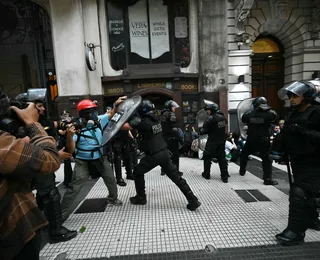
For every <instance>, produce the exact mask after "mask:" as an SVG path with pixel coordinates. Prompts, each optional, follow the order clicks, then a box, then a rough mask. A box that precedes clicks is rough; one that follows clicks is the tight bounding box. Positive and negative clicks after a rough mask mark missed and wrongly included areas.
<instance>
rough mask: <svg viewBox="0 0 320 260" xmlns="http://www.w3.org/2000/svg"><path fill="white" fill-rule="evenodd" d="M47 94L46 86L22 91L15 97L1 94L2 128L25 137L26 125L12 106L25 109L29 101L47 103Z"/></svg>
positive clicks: (0, 113) (0, 124)
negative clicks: (25, 91) (11, 97)
mask: <svg viewBox="0 0 320 260" xmlns="http://www.w3.org/2000/svg"><path fill="white" fill-rule="evenodd" d="M46 94H47V89H45V88H33V89H29V90H28V92H27V93H21V94H19V95H18V96H16V97H15V98H13V99H9V98H8V97H7V95H5V94H4V93H2V94H1V96H0V99H1V102H0V129H1V130H3V131H5V132H8V133H10V134H11V135H14V136H16V137H18V138H23V137H25V136H26V133H25V125H24V123H23V122H22V121H21V120H20V119H19V118H18V116H17V115H16V113H15V112H14V111H13V110H11V109H10V107H11V106H15V107H18V108H19V109H25V108H27V107H28V102H43V103H45V102H46Z"/></svg>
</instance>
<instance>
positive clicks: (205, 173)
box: [202, 158, 211, 180]
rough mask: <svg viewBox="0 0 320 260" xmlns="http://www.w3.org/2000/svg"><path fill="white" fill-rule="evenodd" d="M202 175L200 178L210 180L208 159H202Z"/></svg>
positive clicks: (209, 162)
mask: <svg viewBox="0 0 320 260" xmlns="http://www.w3.org/2000/svg"><path fill="white" fill-rule="evenodd" d="M203 168H204V170H203V173H202V177H203V178H205V179H207V180H209V179H210V169H211V160H210V159H208V158H204V159H203Z"/></svg>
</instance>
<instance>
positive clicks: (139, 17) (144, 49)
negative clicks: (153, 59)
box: [128, 0, 150, 59]
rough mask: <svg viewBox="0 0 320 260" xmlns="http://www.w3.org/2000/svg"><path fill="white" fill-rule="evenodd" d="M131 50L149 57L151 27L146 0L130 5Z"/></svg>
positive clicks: (143, 56)
mask: <svg viewBox="0 0 320 260" xmlns="http://www.w3.org/2000/svg"><path fill="white" fill-rule="evenodd" d="M128 12H129V32H130V45H131V52H133V53H136V54H138V55H140V56H141V57H142V58H145V59H149V58H150V55H149V28H148V16H147V4H146V0H142V1H139V2H137V3H136V4H135V5H132V6H130V7H128Z"/></svg>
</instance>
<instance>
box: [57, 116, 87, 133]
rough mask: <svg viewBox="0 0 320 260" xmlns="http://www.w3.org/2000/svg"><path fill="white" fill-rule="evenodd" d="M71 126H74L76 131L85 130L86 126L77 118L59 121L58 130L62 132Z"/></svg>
mask: <svg viewBox="0 0 320 260" xmlns="http://www.w3.org/2000/svg"><path fill="white" fill-rule="evenodd" d="M70 126H74V127H75V128H76V130H80V129H82V128H85V127H86V126H85V125H84V124H83V123H82V122H81V121H80V119H79V118H76V117H68V118H63V119H61V120H60V121H59V124H58V128H59V129H61V130H67V129H68V128H69V127H70Z"/></svg>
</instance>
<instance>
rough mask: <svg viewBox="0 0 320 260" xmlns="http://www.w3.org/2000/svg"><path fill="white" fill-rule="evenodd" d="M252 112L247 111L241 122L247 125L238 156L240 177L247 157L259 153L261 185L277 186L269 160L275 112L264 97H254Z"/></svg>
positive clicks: (243, 173) (244, 170)
mask: <svg viewBox="0 0 320 260" xmlns="http://www.w3.org/2000/svg"><path fill="white" fill-rule="evenodd" d="M252 106H253V110H249V111H247V112H246V113H244V114H243V116H242V122H243V123H245V124H247V126H248V130H247V135H248V136H247V140H246V143H245V145H244V147H243V150H242V152H241V155H240V172H239V173H240V175H241V176H243V175H245V173H246V167H247V163H248V157H249V155H250V154H253V153H256V152H259V156H260V158H261V159H262V168H263V180H264V182H263V184H264V185H277V184H278V182H277V181H274V180H272V160H271V159H270V158H269V150H270V140H269V138H270V129H271V124H272V122H274V121H275V119H276V116H277V115H276V112H275V111H273V110H271V107H270V106H269V105H268V104H267V100H266V98H265V97H256V98H255V99H254V100H253V101H252Z"/></svg>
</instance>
